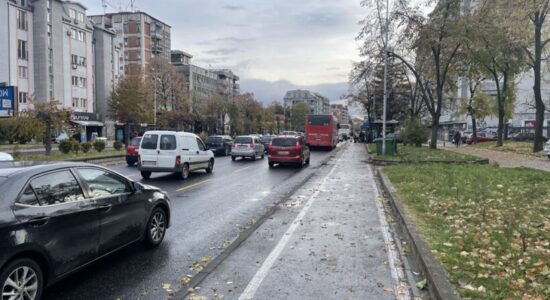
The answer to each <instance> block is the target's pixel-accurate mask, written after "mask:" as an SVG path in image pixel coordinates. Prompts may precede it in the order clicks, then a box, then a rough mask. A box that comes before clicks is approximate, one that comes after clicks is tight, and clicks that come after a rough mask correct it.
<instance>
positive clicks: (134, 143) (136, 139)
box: [130, 138, 141, 146]
mask: <svg viewBox="0 0 550 300" xmlns="http://www.w3.org/2000/svg"><path fill="white" fill-rule="evenodd" d="M140 142H141V138H133V139H132V141H131V142H130V146H139V143H140Z"/></svg>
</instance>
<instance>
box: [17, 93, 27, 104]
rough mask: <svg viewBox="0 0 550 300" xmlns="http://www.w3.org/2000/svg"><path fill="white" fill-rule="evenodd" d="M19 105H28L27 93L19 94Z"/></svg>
mask: <svg viewBox="0 0 550 300" xmlns="http://www.w3.org/2000/svg"><path fill="white" fill-rule="evenodd" d="M18 96H19V103H21V104H26V103H27V93H25V92H19V95H18Z"/></svg>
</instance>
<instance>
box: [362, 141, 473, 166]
mask: <svg viewBox="0 0 550 300" xmlns="http://www.w3.org/2000/svg"><path fill="white" fill-rule="evenodd" d="M369 147H370V149H371V151H376V146H374V145H371V146H369ZM397 153H398V154H397V155H376V156H375V158H374V159H375V160H386V161H395V162H429V161H440V162H441V161H466V162H468V161H475V160H478V159H479V158H478V157H475V156H471V155H465V154H459V153H456V152H451V151H445V150H441V149H430V148H428V147H425V146H422V147H414V146H404V145H403V144H398V145H397Z"/></svg>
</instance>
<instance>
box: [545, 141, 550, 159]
mask: <svg viewBox="0 0 550 300" xmlns="http://www.w3.org/2000/svg"><path fill="white" fill-rule="evenodd" d="M544 155H546V156H548V158H550V141H547V142H546V144H544Z"/></svg>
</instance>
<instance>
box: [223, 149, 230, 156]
mask: <svg viewBox="0 0 550 300" xmlns="http://www.w3.org/2000/svg"><path fill="white" fill-rule="evenodd" d="M228 155H229V148H225V155H224V156H228Z"/></svg>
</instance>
